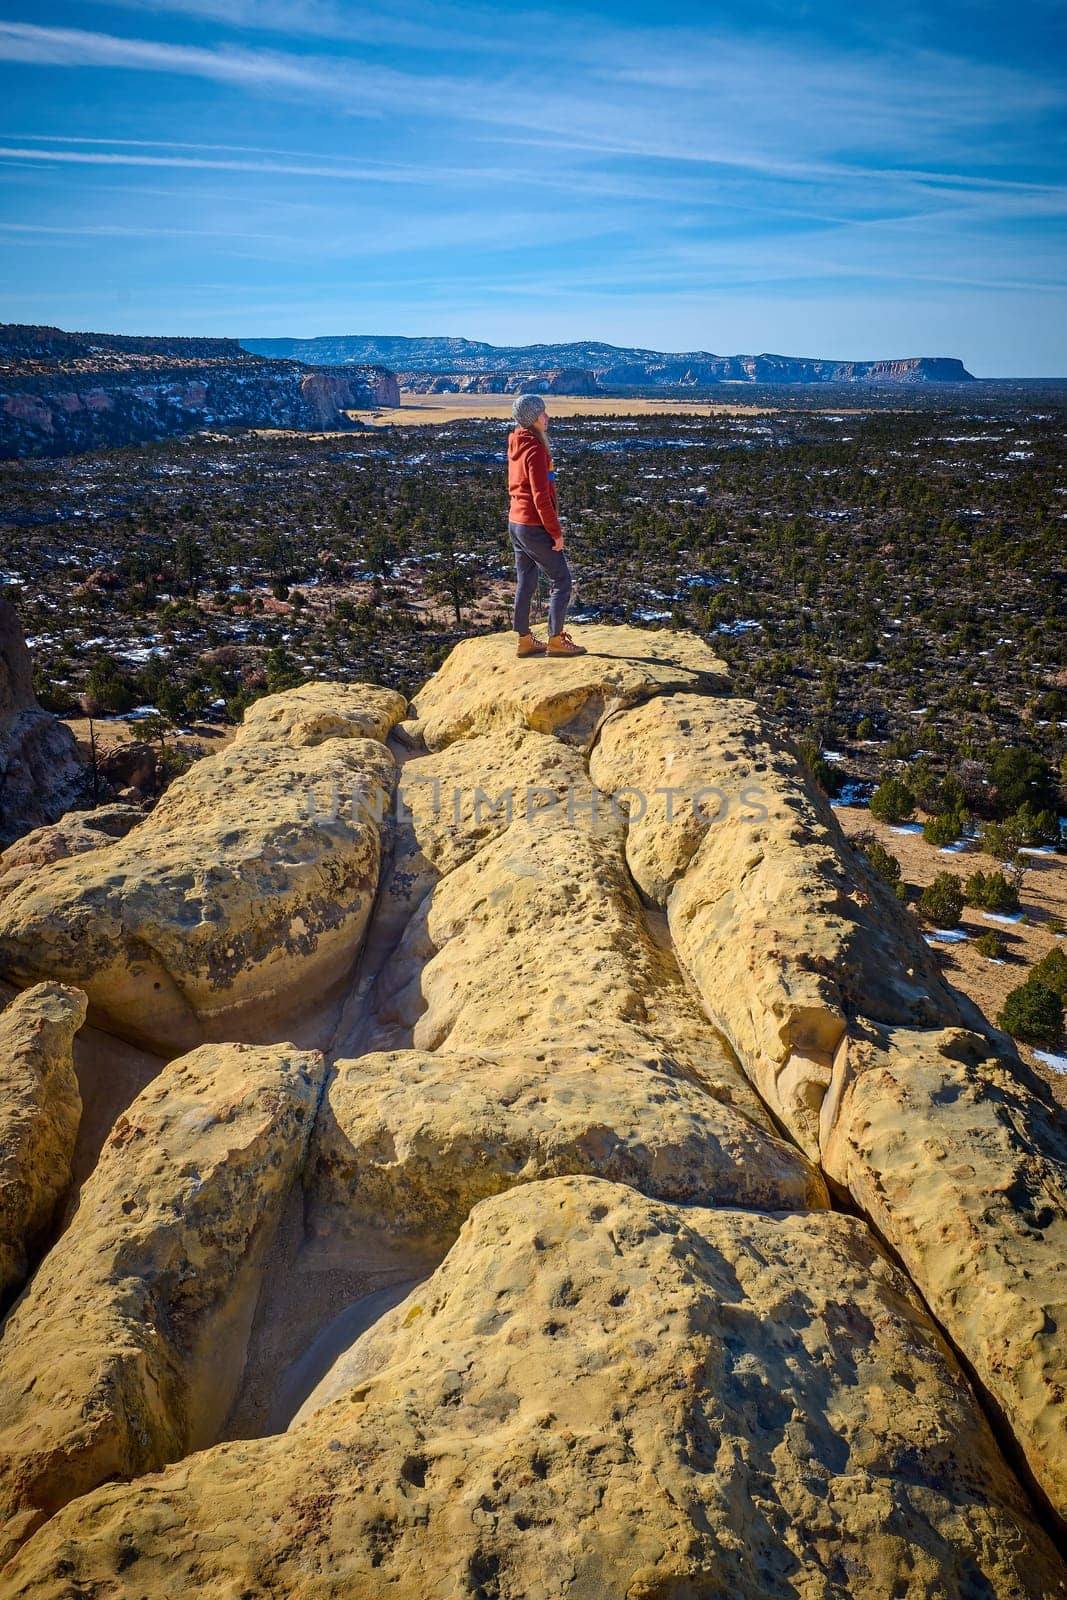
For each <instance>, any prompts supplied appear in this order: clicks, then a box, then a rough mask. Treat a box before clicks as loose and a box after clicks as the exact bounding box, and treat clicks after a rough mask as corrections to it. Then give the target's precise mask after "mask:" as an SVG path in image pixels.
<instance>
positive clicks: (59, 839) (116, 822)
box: [0, 802, 145, 897]
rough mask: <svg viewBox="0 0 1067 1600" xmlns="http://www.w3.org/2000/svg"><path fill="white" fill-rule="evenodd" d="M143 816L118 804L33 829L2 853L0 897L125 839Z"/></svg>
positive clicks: (135, 808)
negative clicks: (43, 871)
mask: <svg viewBox="0 0 1067 1600" xmlns="http://www.w3.org/2000/svg"><path fill="white" fill-rule="evenodd" d="M144 815H145V813H144V812H143V811H142V810H141V808H140V807H139V806H129V805H124V804H121V803H118V802H116V803H115V804H114V805H106V806H96V807H94V808H93V809H92V810H89V811H68V812H67V814H66V816H65V817H60V819H59V821H58V822H53V823H50V824H49V825H48V826H47V827H43V828H34V829H33V830H32V832H30V833H27V834H24V835H23V836H22V838H21V839H17V840H16V841H15V843H14V844H12V845H9V846H8V848H7V849H6V850H0V897H2V896H4V895H5V894H9V893H10V892H11V890H12V889H13V888H14V887H15V886H16V884H19V883H21V882H22V880H23V879H24V878H29V877H32V876H33V874H34V873H35V872H38V871H39V870H40V868H41V867H47V866H49V865H50V864H51V863H52V862H53V861H64V860H66V858H67V857H68V856H78V855H84V854H85V853H86V852H87V851H89V850H99V849H100V847H101V846H102V845H106V844H108V843H109V842H110V841H111V840H112V839H122V838H125V836H126V834H128V833H129V831H130V829H131V828H135V827H136V826H137V824H138V823H139V822H141V821H143V819H144Z"/></svg>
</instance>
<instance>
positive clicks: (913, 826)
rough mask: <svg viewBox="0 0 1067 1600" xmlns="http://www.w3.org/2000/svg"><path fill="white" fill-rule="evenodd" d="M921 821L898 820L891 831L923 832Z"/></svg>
mask: <svg viewBox="0 0 1067 1600" xmlns="http://www.w3.org/2000/svg"><path fill="white" fill-rule="evenodd" d="M922 831H923V825H922V823H921V822H898V823H895V824H894V825H893V827H892V828H891V829H890V832H891V833H922Z"/></svg>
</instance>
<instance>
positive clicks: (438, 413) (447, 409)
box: [249, 389, 867, 439]
mask: <svg viewBox="0 0 1067 1600" xmlns="http://www.w3.org/2000/svg"><path fill="white" fill-rule="evenodd" d="M514 403H515V396H514V395H513V394H415V393H413V392H412V391H411V390H410V389H401V391H400V404H399V405H398V406H374V407H370V408H368V409H366V410H355V411H346V412H345V416H346V417H351V419H352V421H353V422H362V423H364V424H365V425H367V426H369V427H372V428H373V427H382V428H387V427H399V428H411V427H426V426H430V425H436V426H440V425H441V424H442V423H446V422H463V421H469V420H471V419H475V418H476V419H479V420H483V421H496V422H503V421H507V420H509V419H510V417H511V408H512V406H513V405H514ZM545 406H546V408H547V410H548V414H549V416H556V417H645V416H661V417H662V416H674V415H677V416H691V417H766V416H773V415H774V414H775V413H776V412H778V411H781V410H783V409H785V408H783V407H782V406H760V405H755V404H754V403H752V402H748V403H745V402H743V401H722V400H674V399H668V398H664V399H662V400H637V399H621V398H619V397H617V396H612V395H601V394H595V395H585V394H547V395H545ZM825 409H826V413H827V414H828V415H831V416H835V417H858V416H863V415H865V413H866V410H867V407H864V406H848V407H845V406H827V407H826V408H825ZM813 414H816V415H817V414H818V413H813ZM249 431H250V432H252V433H254V434H256V435H257V436H260V437H263V438H277V437H286V438H293V439H296V438H300V439H336V438H342V439H345V438H351V437H352V435H351V433H349V432H347V431H346V430H345V429H333V430H331V429H324V430H322V431H321V432H317V433H306V432H304V431H303V430H299V429H295V428H252V429H250V430H249Z"/></svg>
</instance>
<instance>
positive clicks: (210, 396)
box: [0, 324, 400, 457]
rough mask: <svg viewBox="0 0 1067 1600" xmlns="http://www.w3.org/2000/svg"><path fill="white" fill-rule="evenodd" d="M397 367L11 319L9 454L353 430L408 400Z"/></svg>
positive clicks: (2, 383)
mask: <svg viewBox="0 0 1067 1600" xmlns="http://www.w3.org/2000/svg"><path fill="white" fill-rule="evenodd" d="M399 399H400V391H399V388H398V387H397V381H396V376H395V374H394V373H392V372H389V371H387V370H386V369H385V368H382V367H377V366H374V365H370V364H366V365H359V366H356V365H353V366H351V367H349V368H347V369H346V370H345V372H344V373H343V374H339V373H333V372H316V371H311V370H309V369H308V368H307V367H306V366H304V365H302V364H301V363H298V362H295V361H284V360H283V361H278V360H265V359H262V358H261V357H258V356H255V355H252V354H250V353H249V352H248V351H247V350H244V349H242V348H241V346H240V345H239V344H238V343H237V341H236V340H235V339H151V338H146V339H137V338H122V337H119V336H117V335H108V334H68V333H63V332H62V331H61V330H60V329H58V328H29V327H22V326H20V325H18V324H7V325H0V457H2V456H9V457H10V456H25V455H30V454H35V455H64V454H66V453H67V452H69V451H74V450H90V449H99V448H101V447H112V446H116V445H124V444H135V443H140V442H142V441H144V440H147V439H162V438H167V437H169V436H170V435H172V434H179V433H187V432H189V431H190V430H191V429H194V428H203V427H211V426H218V427H246V428H302V429H311V428H346V427H350V426H354V424H352V423H350V421H349V419H348V417H347V416H346V414H345V413H346V410H348V409H358V408H361V407H365V406H372V405H397V404H399Z"/></svg>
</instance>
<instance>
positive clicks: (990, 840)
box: [978, 819, 1026, 867]
mask: <svg viewBox="0 0 1067 1600" xmlns="http://www.w3.org/2000/svg"><path fill="white" fill-rule="evenodd" d="M978 842H979V845H980V846H981V848H982V849H983V850H984V851H985V853H986V855H989V856H992V857H993V859H994V861H1002V862H1003V863H1004V864H1005V866H1009V867H1013V866H1014V865H1015V863H1016V861H1017V859H1018V855H1019V847H1020V845H1022V844H1025V842H1026V841H1025V840H1024V839H1022V838H1021V837H1020V835H1019V831H1018V829H1017V827H1016V826H1015V823H1014V820H1013V819H1009V820H1008V821H1007V822H986V823H984V824H983V826H982V831H981V833H980V835H979V840H978Z"/></svg>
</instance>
